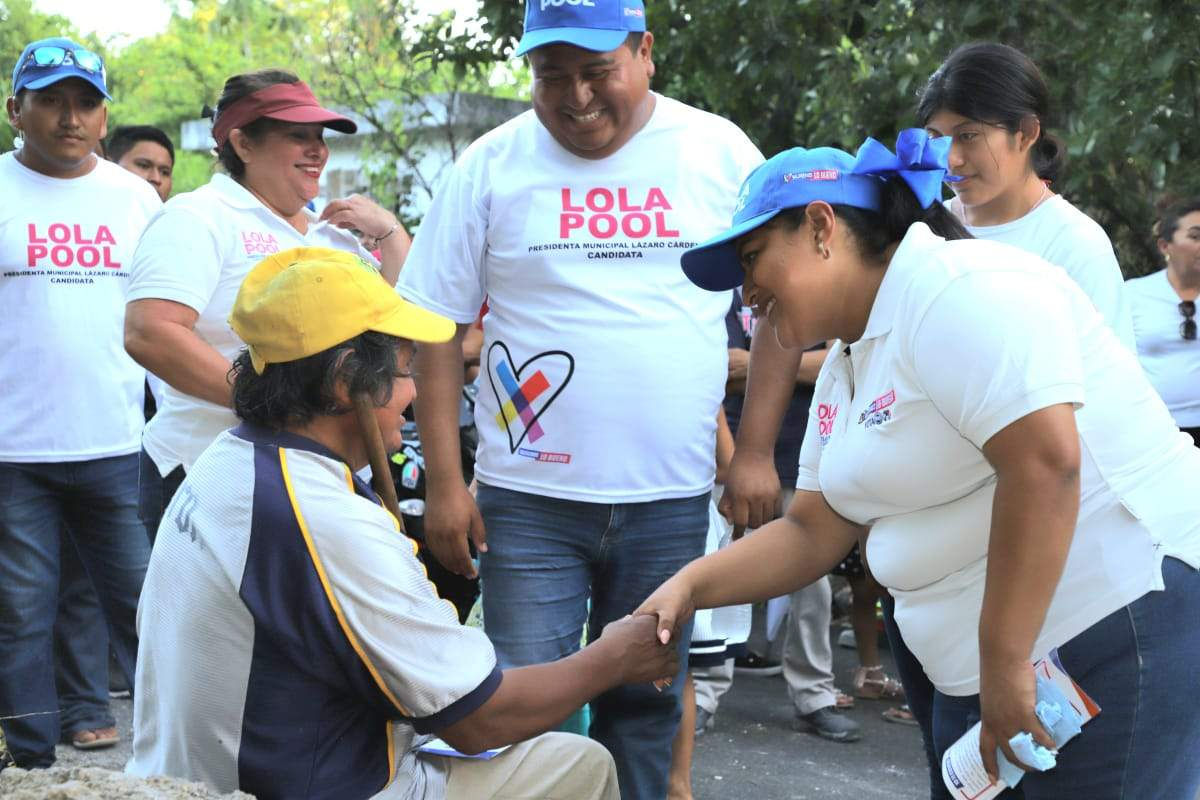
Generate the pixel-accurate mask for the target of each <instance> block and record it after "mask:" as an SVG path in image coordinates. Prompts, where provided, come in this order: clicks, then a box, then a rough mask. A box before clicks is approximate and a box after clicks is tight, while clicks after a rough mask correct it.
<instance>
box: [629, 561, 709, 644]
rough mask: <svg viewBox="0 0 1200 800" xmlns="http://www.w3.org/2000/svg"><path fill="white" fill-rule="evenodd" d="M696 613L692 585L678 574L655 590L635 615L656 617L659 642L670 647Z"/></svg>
mask: <svg viewBox="0 0 1200 800" xmlns="http://www.w3.org/2000/svg"><path fill="white" fill-rule="evenodd" d="M695 613H696V603H695V601H694V600H693V599H692V588H691V585H690V584H689V583H688V581H687V579H686V578H683V577H681V576H680V575H679V573H676V574H675V575H674V576H673V577H671V578H670V579H669V580H668V581H667V582H666V583H664V584H663V585H662V586H660V587H658V588H657V589H655V590H654V593H653V594H651V595H650V596H649V597H647V598H646V600H645V602H643V603H642V604H641V605H640V606H638V608H637V611H634V612H633V615H634V616H635V617H640V616H643V615H645V616H651V617H654V618H655V619H656V620H657V621H658V627H657V629H656V635H657V636H658V641H660V642H662V643H663V644H665V645H669V644H671V643H672V642H673V641H674V640H675V638H676V637H678V635H679V629H680V628H682V627H683V626H684V625H686V624H687V622H688V620H689V619H691V618H692V615H693V614H695Z"/></svg>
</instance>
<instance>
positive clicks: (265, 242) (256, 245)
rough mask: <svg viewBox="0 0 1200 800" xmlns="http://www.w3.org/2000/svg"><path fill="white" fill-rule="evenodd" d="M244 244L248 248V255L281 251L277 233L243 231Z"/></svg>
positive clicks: (264, 254)
mask: <svg viewBox="0 0 1200 800" xmlns="http://www.w3.org/2000/svg"><path fill="white" fill-rule="evenodd" d="M242 246H243V247H244V248H246V255H248V256H255V255H263V256H266V255H270V254H271V253H278V252H279V240H278V239H276V238H275V234H273V233H256V232H254V231H242Z"/></svg>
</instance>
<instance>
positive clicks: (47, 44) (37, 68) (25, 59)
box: [12, 38, 112, 100]
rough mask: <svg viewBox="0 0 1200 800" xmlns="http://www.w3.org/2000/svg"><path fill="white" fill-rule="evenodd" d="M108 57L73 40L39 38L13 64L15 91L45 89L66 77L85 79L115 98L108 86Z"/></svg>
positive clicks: (104, 93) (105, 94) (27, 46)
mask: <svg viewBox="0 0 1200 800" xmlns="http://www.w3.org/2000/svg"><path fill="white" fill-rule="evenodd" d="M105 77H106V71H105V69H104V59H102V58H101V57H100V56H99V55H97V54H96V53H93V52H92V51H91V50H88V49H87V48H86V47H84V46H83V45H81V44H79V43H78V42H73V41H71V40H70V39H61V38H54V39H39V40H38V41H36V42H31V43H30V44H28V45H26V46H25V49H24V50H22V51H21V57H20V58H18V59H17V64H16V66H15V67H13V75H12V87H13V88H12V93H13V94H14V95H16V93H17V92H19V91H21V90H22V89H33V90H37V89H45V88H46V87H47V86H51V85H53V84H56V83H58V82H59V81H62V80H66V79H67V78H81V79H83V80H85V81H87V82H88V83H90V84H91V85H92V86H94V87H96V91H98V92H100V94H102V95H104V96H105V97H106V98H108V99H109V100H112V95H110V94H109V93H108V87H107V86H106V85H105Z"/></svg>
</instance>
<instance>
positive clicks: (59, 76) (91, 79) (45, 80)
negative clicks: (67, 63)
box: [17, 69, 112, 100]
mask: <svg viewBox="0 0 1200 800" xmlns="http://www.w3.org/2000/svg"><path fill="white" fill-rule="evenodd" d="M71 78H79V80H81V81H84V82H86V83H88V84H90V85H91V86H93V87H94V88H95V89H96V91H97V92H99V93H100V94H102V95H104V98H105V99H106V100H112V95H110V94H109V93H108V90H107V89H106V88H105V86H104V82H103V81H101V80H100V79H99V78H98V77H96V76H95V75H92V74H91V73H87V72H79V71H77V70H73V69H72V70H68V71H65V72H57V73H51V74H49V75H43V76H42V77H40V78H34V79H33V80H31V81H26V82H25V83H23V84H21V89H32V90H33V91H35V92H36V91H37V90H38V89H45V88H46V87H47V86H53V85H54V84H56V83H61V82H62V81H65V80H70V79H71ZM17 91H20V89H18V90H17Z"/></svg>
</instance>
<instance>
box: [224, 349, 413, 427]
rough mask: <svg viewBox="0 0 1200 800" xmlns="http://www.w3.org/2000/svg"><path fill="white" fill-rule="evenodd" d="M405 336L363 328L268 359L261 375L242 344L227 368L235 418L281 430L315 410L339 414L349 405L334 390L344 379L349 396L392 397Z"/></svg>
mask: <svg viewBox="0 0 1200 800" xmlns="http://www.w3.org/2000/svg"><path fill="white" fill-rule="evenodd" d="M408 344H409V341H408V340H407V339H401V338H398V337H396V336H389V335H387V334H385V333H377V332H375V331H367V332H366V333H362V334H359V335H358V336H355V337H354V338H353V339H350V340H348V341H345V342H342V343H341V344H338V345H334V346H333V347H330V348H329V349H327V350H322V351H321V352H319V353H316V354H314V355H311V356H306V357H305V358H300V359H297V360H295V361H286V362H283V363H281V364H268V365H267V368H266V369H264V370H263V373H262V374H261V375H259V374H258V373H257V372H255V371H254V365H253V364H252V363H251V362H250V352H249V351H248V350H243V351H242V352H241V353H240V354H239V355H238V357H237V358H236V359H234V362H233V367H232V368H231V369H230V370H229V375H230V377H231V379H232V380H231V382H232V383H233V412H234V413H235V414H237V416H238V418H239V419H242V420H245V421H246V422H253V423H256V424H258V425H264V426H266V427H268V428H273V429H275V430H279V429H282V428H285V427H288V426H291V425H303V424H304V423H306V422H309V421H311V420H312V419H313V418H314V417H317V416H337V415H340V414H345V413H348V412H349V411H351V410H352V409H351V408H350V407H348V406H339V405H338V402H337V399H336V398H335V396H334V387H335V386H336V385H337V382H338V381H339V380H340V381H343V382H345V384H346V388H347V389H348V390H349V393H350V395H351V396H353V395H355V394H358V393H359V392H364V391H365V392H367V394H369V395H370V397H371V399H372V401H373V402H374V403H375V405H376V406H383V405H387V403H388V402H390V401H391V399H392V386H393V382H394V381H395V379H396V378H398V377H400V376H401V375H403V374H404V373H403V372H401V371H400V370H399V369H398V367H397V354H396V351H397V350H398V349H399V348H401V347H403V346H406V345H408Z"/></svg>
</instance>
